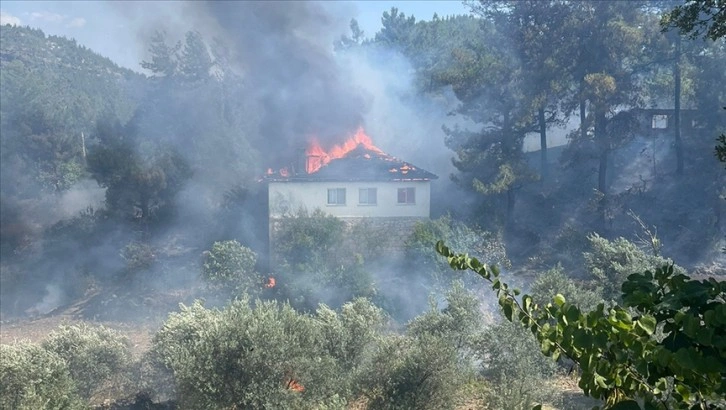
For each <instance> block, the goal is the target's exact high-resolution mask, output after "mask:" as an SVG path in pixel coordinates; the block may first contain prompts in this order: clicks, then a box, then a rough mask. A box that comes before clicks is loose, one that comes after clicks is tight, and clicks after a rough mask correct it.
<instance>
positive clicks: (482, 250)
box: [406, 216, 511, 288]
mask: <svg viewBox="0 0 726 410" xmlns="http://www.w3.org/2000/svg"><path fill="white" fill-rule="evenodd" d="M438 240H444V241H445V242H446V243H449V244H451V248H452V249H460V250H462V251H464V250H465V251H467V252H470V253H471V255H472V256H474V257H476V258H477V259H479V260H480V261H482V262H485V263H488V264H494V265H497V266H503V267H511V262H510V261H509V258H507V253H506V250H505V248H504V242H503V241H502V239H501V238H500V237H499V236H498V235H497V234H495V233H492V232H487V231H483V230H481V229H480V228H479V227H476V226H473V227H469V226H467V225H466V224H464V223H461V222H459V221H456V220H454V219H453V218H451V217H450V216H442V217H440V218H438V219H432V220H427V221H425V222H418V223H416V226H415V227H414V230H413V233H412V234H411V236H410V237H409V238H408V240H407V241H406V255H407V257H408V259H409V260H411V261H415V263H416V269H417V270H423V271H425V272H427V273H428V274H429V275H431V276H432V277H433V279H434V281H435V282H436V283H437V284H438V285H439V286H440V287H442V288H448V286H449V284H450V282H451V278H452V275H451V270H450V269H449V265H448V264H447V263H446V261H445V260H442V259H441V258H439V257H438V255H437V254H436V250H435V248H436V242H437V241H438Z"/></svg>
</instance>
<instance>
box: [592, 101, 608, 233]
mask: <svg viewBox="0 0 726 410" xmlns="http://www.w3.org/2000/svg"><path fill="white" fill-rule="evenodd" d="M606 125H607V118H606V117H605V111H604V110H602V109H599V108H598V109H597V111H596V112H595V143H596V145H597V149H598V151H599V167H598V173H597V190H598V191H600V193H601V194H602V196H601V198H600V201H599V203H598V210H597V212H598V219H599V222H600V228H601V229H602V231H603V232H605V231H607V228H608V227H607V224H606V222H607V208H608V206H607V201H608V194H607V188H608V186H607V171H608V153H609V151H610V146H609V145H610V144H609V143H610V141H608V139H607V134H606V131H605V126H606Z"/></svg>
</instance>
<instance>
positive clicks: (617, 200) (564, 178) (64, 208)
mask: <svg viewBox="0 0 726 410" xmlns="http://www.w3.org/2000/svg"><path fill="white" fill-rule="evenodd" d="M504 3H507V6H506V7H504V6H503V4H504ZM144 7H145V6H144V4H143V3H138V4H136V3H134V4H132V5H130V6H129V9H127V10H125V11H124V13H127V14H128V15H129V16H134V15H137V14H138V13H139V12H140V9H143V8H144ZM155 7H163V8H164V10H166V11H169V12H171V13H173V18H169V19H166V20H149V21H146V20H144V21H145V24H143V26H141V27H136V29H137V32H138V40H139V43H140V44H141V45H142V46H140V48H143V49H145V50H147V52H146V53H145V55H144V56H142V57H141V60H142V61H140V68H141V70H140V71H142V72H143V74H139V73H138V72H132V71H129V70H125V69H121V68H119V67H118V66H116V65H114V64H113V62H112V61H110V60H108V59H106V58H103V57H101V56H98V55H96V54H94V53H93V52H92V51H90V50H88V49H86V48H84V47H83V46H80V45H77V44H76V43H75V41H73V40H68V39H65V38H58V37H54V36H46V35H45V34H44V33H42V32H40V31H38V30H33V29H30V28H22V27H13V26H3V27H1V28H0V30H2V35H3V42H2V58H1V59H0V64H2V65H1V68H2V70H1V71H0V79H1V80H2V92H1V93H0V98H2V104H0V110H2V115H1V116H0V118H1V122H0V126H1V127H2V129H1V136H2V150H1V151H2V153H1V155H2V158H1V159H2V161H1V162H0V166H2V172H0V182H1V184H0V194H1V195H0V211H1V215H0V219H1V221H0V231H1V233H2V236H1V237H0V247H1V250H2V255H1V260H0V275H1V276H0V285H1V286H0V314H1V317H2V320H3V321H5V322H6V323H10V322H15V321H17V320H22V319H28V318H37V317H39V316H45V315H53V314H59V313H62V312H73V314H74V315H77V316H78V317H79V318H82V319H85V320H89V321H100V322H105V321H125V322H131V323H138V322H145V323H147V324H151V325H153V326H155V327H158V328H160V330H159V331H158V333H156V335H155V336H154V340H153V342H152V343H151V345H152V348H151V351H150V352H147V353H145V355H144V356H143V357H141V358H139V357H135V358H133V359H131V358H130V356H129V354H130V353H129V351H128V349H129V346H128V344H127V341H124V337H123V336H122V335H119V334H113V332H108V329H105V328H100V329H98V328H86V327H83V328H73V327H64V328H62V329H60V330H59V331H58V333H56V334H54V335H53V336H52V337H51V338H50V339H49V340H50V341H48V342H47V343H45V344H44V345H43V346H40V347H39V346H35V345H16V346H13V347H6V346H3V349H4V350H5V349H7V352H8V353H7V354H8V355H9V356H8V357H10V356H12V357H13V358H14V360H16V359H17V360H16V361H14V362H13V363H12V365H13V366H15V365H17V366H16V367H15V368H12V369H11V368H10V367H8V368H7V369H4V371H8V372H11V371H12V372H14V373H13V374H15V375H18V377H17V378H16V379H14V382H16V384H13V385H12V386H16V387H17V389H16V390H17V392H23V391H25V390H23V389H24V388H25V387H23V386H27V385H29V384H28V383H26V381H25V380H26V379H23V377H26V376H27V380H36V379H38V378H37V377H36V376H37V375H38V374H41V373H43V372H47V371H50V372H53V374H54V375H55V376H54V377H56V376H57V377H56V379H57V380H60V382H58V383H59V384H57V385H52V386H45V385H38V386H35V385H33V387H32V388H33V389H36V390H34V391H35V392H45V393H42V394H48V395H53V397H56V396H58V397H61V396H62V397H64V399H63V400H66V402H63V403H60V404H59V405H68V406H83V404H82V403H87V402H91V403H98V402H99V401H100V400H101V398H104V397H109V395H110V396H111V397H114V398H121V397H123V398H126V400H125V402H126V403H133V402H135V403H136V404H137V405H140V404H139V403H152V402H159V401H167V404H168V405H169V406H176V405H179V406H181V407H184V406H187V407H188V408H215V407H217V408H218V407H233V406H237V407H245V408H270V407H273V408H275V407H293V408H303V407H310V406H313V407H315V406H317V407H321V408H322V407H326V406H327V407H331V408H346V406H356V405H358V406H360V407H361V408H362V407H366V406H367V408H447V407H454V406H457V405H462V406H464V405H471V404H472V403H474V404H476V405H484V404H486V405H488V406H490V407H491V408H504V407H507V406H510V405H514V406H524V407H526V408H529V407H531V405H533V404H534V403H539V402H547V403H550V404H552V405H554V406H559V407H562V408H567V407H568V406H570V407H571V408H578V406H582V402H572V400H574V399H573V398H572V397H568V396H567V395H566V394H564V393H562V392H561V391H558V390H557V389H553V387H552V385H551V384H549V383H548V382H547V380H548V379H551V378H553V377H559V376H560V375H561V373H562V371H563V367H564V365H563V363H560V364H556V363H552V362H548V361H545V360H543V359H542V358H541V357H540V356H539V355H538V354H537V346H536V345H532V343H529V344H528V342H531V340H529V339H527V338H525V337H524V336H523V332H522V330H521V329H519V328H515V327H511V326H509V325H508V324H506V322H500V321H499V317H498V315H496V314H492V313H491V312H492V311H493V310H496V308H494V307H493V306H494V305H495V304H496V301H495V300H493V299H491V297H490V296H487V295H488V291H487V290H485V288H484V287H483V285H482V283H481V282H480V281H479V280H478V278H476V277H473V276H466V275H460V274H458V273H454V272H452V271H451V270H450V268H449V267H448V266H447V264H446V261H445V260H443V259H442V258H440V257H439V256H438V255H437V254H436V253H435V250H434V246H435V243H436V242H437V241H438V240H444V241H445V242H446V243H447V245H449V246H450V247H452V249H455V250H456V251H461V252H469V253H470V254H471V255H473V256H476V257H477V258H479V259H480V260H482V261H484V262H486V263H489V264H495V265H497V266H500V267H501V268H502V270H503V271H504V272H505V273H506V274H507V275H510V276H509V277H510V278H511V281H512V282H514V283H515V284H517V285H518V286H520V287H522V288H524V289H527V290H529V291H530V292H531V293H532V294H533V295H534V296H535V297H536V298H537V299H538V303H546V301H548V300H550V299H551V296H552V295H553V294H554V293H562V294H565V295H566V296H567V298H568V300H574V301H576V302H577V303H578V304H579V305H580V306H590V307H592V306H595V305H596V304H597V303H598V302H601V301H606V302H613V301H615V302H616V301H617V300H618V298H619V286H620V284H622V282H623V281H624V280H625V278H626V277H627V276H628V275H630V274H632V273H635V272H641V271H643V270H646V269H652V268H654V267H657V266H659V265H661V264H663V263H668V262H675V263H678V264H679V265H680V267H679V268H678V269H680V270H681V271H682V272H689V273H691V274H699V275H703V274H706V275H711V276H718V275H722V274H724V269H725V268H724V264H725V261H724V254H723V253H722V248H723V247H724V246H725V245H724V233H725V230H726V223H725V222H724V217H723V215H724V210H725V208H726V201H723V198H722V196H723V195H724V186H726V180H725V179H724V178H725V177H726V176H725V174H724V167H723V164H720V163H719V162H718V161H717V159H716V158H715V157H714V156H713V146H714V144H715V142H714V138H715V137H716V135H718V133H720V132H723V130H724V127H725V126H724V123H725V121H724V111H723V110H721V109H720V106H719V105H723V101H726V96H724V88H723V87H714V86H713V84H723V83H724V80H726V79H725V78H724V71H723V70H722V69H721V68H722V67H723V66H726V51H725V49H724V41H723V39H721V40H718V41H705V40H700V39H687V38H685V37H684V38H682V39H681V40H679V41H680V43H679V44H680V45H679V47H680V48H679V49H678V50H680V51H678V53H680V54H676V53H677V49H676V39H675V37H674V36H673V34H672V33H671V32H661V29H660V26H659V24H658V21H659V16H660V15H661V14H662V13H663V11H664V10H662V9H659V8H658V7H656V6H653V5H648V4H647V3H645V2H643V3H638V4H636V5H633V4H626V3H622V2H577V3H569V2H512V3H508V2H482V3H481V4H479V3H477V4H473V5H472V14H471V15H468V16H448V17H441V16H434V17H433V18H432V19H430V20H423V21H421V20H416V19H415V18H414V17H413V16H410V15H405V14H403V13H402V12H400V11H399V10H396V9H392V10H390V11H388V12H386V13H384V15H383V16H382V23H383V28H382V29H381V30H380V31H379V32H377V33H362V32H361V31H360V28H359V27H358V25H357V22H356V21H355V20H352V21H351V20H350V17H351V16H350V14H349V13H348V12H349V11H348V10H347V9H346V7H341V6H336V5H327V4H325V3H308V2H288V3H284V6H283V5H282V4H280V3H276V2H196V3H185V4H180V3H169V5H164V6H159V5H156V6H155ZM190 27H191V28H192V29H191V30H190ZM644 50H645V51H644ZM676 57H677V58H678V61H679V62H680V63H679V67H680V74H679V78H680V81H681V82H682V84H681V85H679V86H678V87H681V89H682V97H681V101H680V102H679V105H680V107H681V110H682V113H681V114H680V117H679V118H681V132H680V135H679V140H676V139H675V136H674V132H675V131H674V123H673V118H674V116H675V112H674V111H673V107H674V101H673V93H674V88H675V87H676V84H675V82H676V77H675V75H674V71H673V70H674V67H675V66H674V61H676V60H675V59H676ZM653 109H663V110H665V111H662V110H661V111H653ZM663 115H665V126H664V127H663V126H661V123H662V121H663V118H662V117H657V118H656V117H654V116H663ZM358 127H363V128H364V129H365V130H366V132H367V133H368V135H370V136H371V137H372V138H373V141H374V143H375V144H376V145H377V146H378V147H379V148H381V149H382V150H383V151H385V152H387V153H389V154H391V155H394V156H396V157H400V158H402V159H405V160H406V161H410V162H411V163H414V164H416V165H417V166H420V167H422V168H424V169H426V170H429V171H432V172H434V173H436V174H438V175H439V176H440V177H441V178H440V179H439V180H436V181H434V182H432V194H431V201H432V203H431V209H432V218H431V220H427V221H421V222H420V223H418V224H416V225H415V226H414V227H413V228H412V230H411V232H407V234H406V235H405V239H403V240H401V239H399V238H400V237H401V235H391V233H390V232H385V231H382V230H381V229H379V228H377V227H376V226H375V224H370V223H368V221H365V220H362V221H359V222H357V223H350V222H349V221H343V220H340V219H338V218H334V217H331V216H329V215H326V214H324V213H323V212H321V211H320V210H315V209H301V210H295V212H292V213H291V214H290V215H288V217H287V218H286V222H285V224H284V225H282V227H281V228H280V231H279V232H275V235H276V236H277V238H279V240H276V241H274V245H273V246H270V243H271V241H270V232H271V231H270V225H269V221H268V206H269V204H268V198H267V191H266V185H265V181H264V178H263V175H264V174H265V171H266V169H267V168H275V169H277V168H281V167H287V166H290V165H291V164H298V163H299V160H300V156H301V155H302V154H303V153H304V151H305V148H306V147H307V146H308V144H309V143H310V141H311V140H312V139H313V138H315V139H317V140H318V141H319V142H320V143H321V144H322V145H323V146H326V147H329V146H332V145H333V144H336V143H340V142H341V141H343V140H344V139H345V138H346V137H347V136H349V135H350V134H351V133H353V132H355V130H356V129H358ZM553 136H558V137H555V138H553ZM525 140H534V141H537V143H535V144H525ZM541 140H544V141H547V142H549V146H547V145H546V144H545V145H540V143H539V141H541ZM557 141H559V142H561V143H558V142H557ZM525 146H527V147H529V148H527V149H525ZM679 164H681V165H679ZM465 289H467V290H465ZM199 300H204V302H203V303H202V302H199ZM195 301H196V302H195ZM179 303H184V304H186V306H185V307H182V308H179ZM172 312H174V313H172ZM205 328H208V329H211V330H210V332H208V333H204V332H202V331H201V330H200V329H205ZM241 334H244V335H245V336H244V337H238V336H239V335H241ZM185 335H186V336H185ZM185 337H187V338H186V339H185ZM188 337H191V338H192V339H195V340H197V341H198V344H196V345H194V346H191V345H189V344H188V343H187V342H186V341H187V340H188ZM74 338H77V339H81V340H83V341H84V343H86V344H83V343H81V344H77V345H76V346H77V349H79V350H78V351H68V350H64V347H63V346H66V345H64V344H63V343H61V342H60V341H59V340H64V339H74ZM89 340H91V341H92V342H88V341H89ZM55 342H57V343H55ZM94 344H95V345H98V346H99V349H100V350H101V351H99V352H96V353H93V352H92V350H93V349H92V348H91V347H92V346H93V345H94ZM78 346H80V347H78ZM502 346H508V350H507V349H505V348H504V347H502ZM495 347H496V348H501V349H504V350H506V351H501V352H497V351H495V350H494V349H495ZM84 349H85V350H84ZM104 349H105V350H104ZM225 349H226V350H225ZM89 352H91V353H93V354H98V356H93V354H91V353H89ZM220 352H221V353H220ZM4 355H5V353H4ZM103 355H106V356H108V357H113V358H115V361H113V362H112V363H107V364H108V366H109V368H108V369H106V368H101V369H99V371H105V372H106V373H104V374H99V375H97V379H98V380H95V381H94V380H87V378H88V377H89V376H88V374H85V373H84V369H88V368H93V367H94V363H95V360H97V358H98V357H100V356H103ZM31 357H42V359H43V360H44V362H43V363H47V366H35V365H34V366H30V365H27V363H26V362H27V361H29V360H30V359H29V358H31ZM73 357H80V358H83V360H81V359H79V360H78V361H75V362H74V361H72V360H70V359H69V358H73ZM94 357H95V358H94ZM228 357H237V358H240V359H239V362H230V361H227V360H226V358H228ZM313 358H317V360H313ZM84 360H85V361H84ZM34 363H36V362H34ZM235 363H236V364H235ZM262 364H264V366H262ZM259 366H262V367H259ZM265 366H267V367H265ZM18 369H24V370H23V371H25V372H26V373H23V372H21V371H19V370H18ZM247 369H257V370H247ZM417 372H419V373H417ZM43 374H45V373H43ZM114 374H115V375H116V378H113V377H112V376H111V375H114ZM198 375H204V377H206V378H208V379H196V378H195V377H196V376H198ZM231 375H234V377H232V376H231ZM382 375H385V377H383V376H382ZM21 376H22V377H21ZM99 381H102V382H99ZM92 382H99V383H100V384H93V383H92ZM207 383H208V384H210V385H225V386H227V387H229V388H228V389H226V390H225V391H224V392H221V391H220V392H211V391H209V390H207V389H206V388H205V387H204V386H205V385H207ZM41 384H42V383H41ZM250 385H255V386H258V388H257V390H255V391H254V392H252V393H251V392H250V391H248V390H247V389H248V386H250ZM9 386H10V385H9ZM12 386H11V387H12ZM109 386H110V387H109ZM11 387H8V388H11ZM54 389H56V390H54ZM114 389H116V390H114ZM109 391H114V393H108V392H109ZM58 392H60V393H58ZM56 393H57V394H56ZM137 393H138V396H137ZM24 394H25V393H22V394H21V393H17V394H16V393H13V395H9V396H6V395H5V394H3V397H8V399H7V400H17V401H16V402H8V403H10V404H9V405H10V406H11V407H12V406H13V405H15V404H17V403H21V402H22V403H26V404H27V406H30V407H28V408H31V407H32V405H33V403H34V402H32V401H25V402H23V401H22V400H26V399H27V398H28V397H31V396H32V394H30V393H28V394H27V395H25V396H24ZM33 394H35V393H33ZM38 394H40V395H41V396H42V394H41V393H38ZM568 403H569V404H568ZM573 403H574V404H573ZM119 406H121V401H119ZM128 406H132V405H131V404H128ZM387 406H388V407H387ZM426 406H429V407H426Z"/></svg>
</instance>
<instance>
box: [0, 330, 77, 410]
mask: <svg viewBox="0 0 726 410" xmlns="http://www.w3.org/2000/svg"><path fill="white" fill-rule="evenodd" d="M0 357H1V358H2V360H0V408H3V409H18V410H26V409H27V410H36V409H82V408H84V407H85V406H84V405H83V404H82V403H81V401H80V399H79V398H78V396H77V394H76V385H75V384H74V382H73V379H71V375H70V372H69V371H68V366H67V365H66V362H65V361H64V360H63V358H61V357H60V356H59V355H58V354H56V353H54V352H51V351H48V350H46V349H44V348H42V347H41V346H38V345H34V344H29V343H20V344H15V345H5V344H3V345H0Z"/></svg>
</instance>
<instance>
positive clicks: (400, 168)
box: [265, 128, 438, 181]
mask: <svg viewBox="0 0 726 410" xmlns="http://www.w3.org/2000/svg"><path fill="white" fill-rule="evenodd" d="M300 168H303V167H300ZM304 169H305V171H304V172H290V170H289V168H283V169H280V170H278V171H274V170H272V169H268V171H267V175H266V176H265V179H266V180H268V181H429V180H432V179H437V178H438V176H436V175H435V174H432V173H431V172H428V171H426V170H424V169H421V168H419V167H417V166H415V165H413V164H411V163H408V162H405V161H401V160H399V159H398V158H395V157H392V156H390V155H388V154H386V153H385V152H383V151H382V150H381V149H380V148H378V147H376V146H375V145H373V142H372V141H371V139H370V137H368V136H367V135H366V134H365V132H364V131H363V129H362V128H361V129H359V130H358V132H356V134H355V135H353V136H351V137H350V138H349V139H348V140H347V141H346V142H345V143H344V144H341V145H335V146H334V147H332V148H331V149H329V150H327V151H326V150H324V149H323V148H322V147H321V146H320V145H319V144H318V143H317V141H315V140H313V141H312V142H311V143H310V146H309V147H308V149H307V150H306V151H305V167H304Z"/></svg>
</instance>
